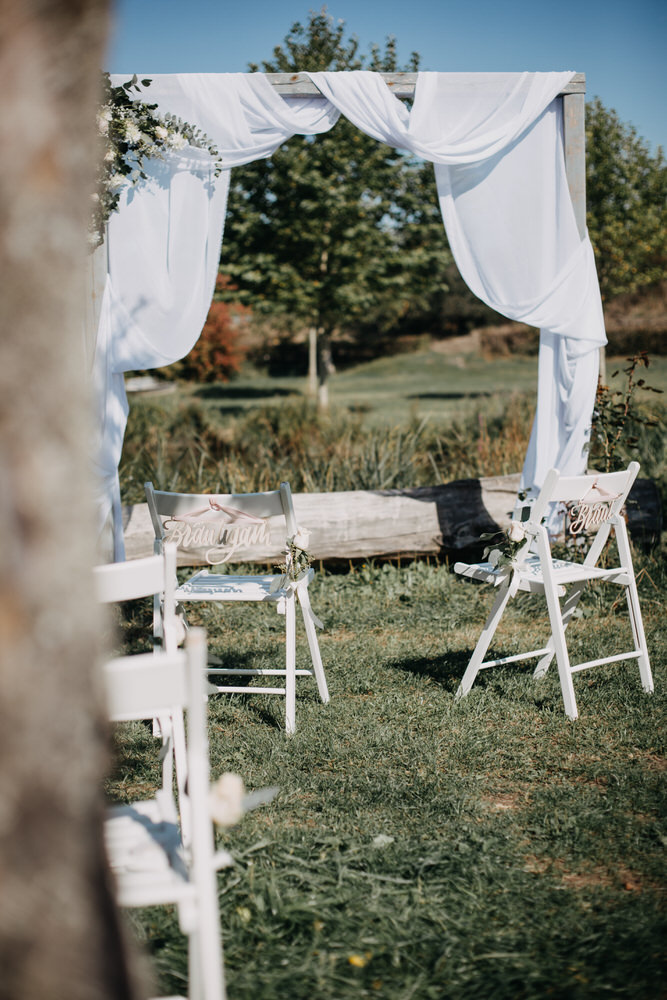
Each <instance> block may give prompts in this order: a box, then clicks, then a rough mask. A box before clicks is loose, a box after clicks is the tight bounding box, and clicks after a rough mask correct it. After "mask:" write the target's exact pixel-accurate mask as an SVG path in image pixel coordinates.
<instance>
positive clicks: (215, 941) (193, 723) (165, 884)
mask: <svg viewBox="0 0 667 1000" xmlns="http://www.w3.org/2000/svg"><path fill="white" fill-rule="evenodd" d="M205 666H206V637H205V633H204V631H203V630H202V629H192V630H191V631H190V633H189V635H188V637H187V639H186V647H185V650H175V651H171V652H168V653H167V652H164V653H159V654H157V655H153V654H152V653H145V654H139V655H136V656H127V657H121V658H118V659H115V660H111V661H110V662H109V663H107V664H105V667H104V677H105V683H106V689H107V699H108V712H109V718H110V719H111V720H112V721H124V720H128V719H130V718H136V719H141V718H145V717H147V716H150V715H152V714H157V715H162V714H164V713H165V712H166V711H167V710H169V711H173V710H175V709H179V710H180V711H185V710H187V715H188V743H187V757H188V789H187V795H186V796H184V798H183V800H182V801H181V802H180V807H181V815H182V814H183V812H184V811H185V810H187V811H188V819H189V822H188V827H189V829H190V832H191V835H190V840H189V843H188V844H187V845H184V843H183V840H182V837H181V830H180V825H179V822H178V816H177V813H176V806H175V803H174V800H173V797H172V796H171V794H170V791H169V790H167V789H165V788H162V789H161V790H160V791H158V793H157V795H156V796H155V797H154V798H152V799H148V800H146V801H142V802H133V803H130V804H128V805H119V806H111V807H110V808H109V809H108V814H107V819H106V821H105V845H106V851H107V856H108V858H109V864H110V868H111V871H112V873H113V876H114V882H115V887H116V898H117V900H118V902H119V904H120V905H121V906H127V907H137V906H158V905H166V904H170V905H171V904H173V905H175V906H176V907H177V909H178V918H179V925H180V928H181V930H182V931H183V933H184V934H186V935H188V939H189V946H188V952H189V979H190V983H189V993H188V996H189V997H190V1000H223V998H224V996H225V985H224V971H223V963H222V942H221V936H220V914H219V909H218V892H217V879H216V870H217V869H219V868H221V867H224V866H225V865H230V864H232V859H231V857H230V855H229V854H227V853H226V852H224V851H219V852H218V853H217V854H216V853H215V851H214V842H213V825H212V821H211V816H210V810H209V766H208V741H207V737H206V720H205V712H206V694H205V680H204V669H205Z"/></svg>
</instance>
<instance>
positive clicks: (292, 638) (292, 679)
mask: <svg viewBox="0 0 667 1000" xmlns="http://www.w3.org/2000/svg"><path fill="white" fill-rule="evenodd" d="M285 646H286V649H285V658H286V671H285V731H286V732H287V734H288V735H291V734H292V733H294V731H295V729H296V613H295V600H294V594H290V595H289V596H288V597H287V598H286V607H285Z"/></svg>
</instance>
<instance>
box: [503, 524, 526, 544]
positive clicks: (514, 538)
mask: <svg viewBox="0 0 667 1000" xmlns="http://www.w3.org/2000/svg"><path fill="white" fill-rule="evenodd" d="M507 534H508V538H509V540H510V541H511V542H520V541H522V540H523V539H524V538H525V537H526V531H525V528H524V527H523V526H522V525H521V524H520V523H519V522H518V521H511V522H510V530H509V531H508V533H507Z"/></svg>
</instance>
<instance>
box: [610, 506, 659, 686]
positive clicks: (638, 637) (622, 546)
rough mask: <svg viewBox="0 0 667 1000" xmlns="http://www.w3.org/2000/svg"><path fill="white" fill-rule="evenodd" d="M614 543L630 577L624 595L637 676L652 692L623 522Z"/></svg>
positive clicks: (646, 648)
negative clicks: (633, 644) (636, 654)
mask: <svg viewBox="0 0 667 1000" xmlns="http://www.w3.org/2000/svg"><path fill="white" fill-rule="evenodd" d="M616 543H617V545H618V553H619V555H620V557H621V565H622V566H623V567H624V569H625V570H626V572H627V573H628V576H629V578H630V582H629V583H628V585H627V586H626V588H625V596H626V599H627V602H628V614H629V616H630V625H631V627H632V635H633V638H634V641H635V650H637V652H639V653H640V654H641V655H640V656H639V657H638V658H637V662H638V664H639V676H640V677H641V682H642V687H643V688H644V691H646V692H648V693H649V694H652V692H653V676H652V674H651V664H650V661H649V657H648V647H647V645H646V634H645V633H644V621H643V619H642V612H641V608H640V606H639V593H638V592H637V581H636V580H635V573H634V569H633V566H632V553H631V551H630V542H629V540H628V533H627V530H626V527H625V524H623V523H621V524H620V525H618V526H617V528H616Z"/></svg>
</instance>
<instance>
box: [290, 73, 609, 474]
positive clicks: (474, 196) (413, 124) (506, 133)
mask: <svg viewBox="0 0 667 1000" xmlns="http://www.w3.org/2000/svg"><path fill="white" fill-rule="evenodd" d="M309 75H310V77H311V78H312V80H313V82H314V83H316V84H317V86H318V87H319V89H320V90H321V91H322V92H323V93H324V94H325V95H326V96H327V97H328V98H329V100H331V101H332V102H333V103H334V104H335V105H336V107H337V108H339V109H340V110H341V111H342V113H343V114H344V115H345V117H346V118H349V119H350V121H352V122H354V124H355V125H357V126H358V127H359V128H361V129H363V131H364V132H367V133H368V134H369V135H372V136H374V137H375V138H376V139H378V140H380V141H382V142H386V143H388V144H389V145H391V146H397V147H399V148H401V149H406V150H409V151H410V152H411V153H414V154H416V155H417V156H420V157H422V158H424V159H427V160H431V161H432V162H433V163H434V164H435V176H436V183H437V188H438V196H439V199H440V207H441V210H442V216H443V220H444V223H445V229H446V231H447V238H448V240H449V244H450V247H451V249H452V253H453V254H454V259H455V261H456V264H457V267H458V269H459V271H460V273H461V275H462V277H463V279H464V281H465V282H466V284H467V285H468V287H469V288H470V289H471V290H472V291H473V292H474V293H475V295H477V296H478V298H480V299H482V301H484V302H486V303H487V305H489V306H491V307H492V308H494V309H496V310H497V311H498V312H500V313H502V314H503V315H504V316H507V317H508V318H509V319H513V320H519V321H521V322H524V323H528V324H529V325H531V326H536V327H539V328H540V331H541V333H540V358H539V364H538V402H537V409H536V416H535V421H534V423H533V430H532V434H531V439H530V444H529V447H528V451H527V455H526V460H525V463H524V468H523V473H522V486H523V487H524V488H525V487H533V488H535V489H537V490H539V487H540V486H541V485H542V481H543V479H544V476H545V474H546V473H547V472H548V470H549V469H550V468H551V467H556V468H559V469H560V470H561V472H563V473H566V474H572V475H575V474H579V473H581V472H583V471H584V469H585V467H586V446H587V443H588V435H589V431H590V421H591V413H592V410H593V403H594V399H595V388H596V384H597V370H598V356H599V355H598V349H599V347H600V346H602V345H603V344H605V343H606V336H605V332H604V319H603V314H602V303H601V299H600V291H599V286H598V281H597V274H596V270H595V259H594V256H593V248H592V246H591V243H590V240H589V239H588V236H586V237H585V238H584V239H583V240H582V239H581V237H580V236H579V232H578V229H577V224H576V219H575V216H574V209H573V207H572V200H571V198H570V194H569V189H568V186H567V177H566V173H565V156H564V152H563V142H562V120H561V114H562V109H561V104H560V102H559V101H556V100H555V98H556V96H557V95H558V94H559V93H560V92H561V90H562V89H563V87H564V86H565V85H566V84H567V83H568V82H569V80H570V79H571V78H572V76H573V75H574V74H573V73H572V72H565V73H452V74H449V73H420V74H419V76H418V79H417V87H416V91H415V100H414V105H413V108H412V111H409V110H408V109H407V108H406V106H405V105H404V104H403V103H402V102H401V101H399V100H398V98H396V97H395V96H394V95H393V94H392V93H391V92H390V90H389V88H388V87H387V86H386V84H384V81H383V80H382V79H381V77H379V76H378V75H377V74H375V73H367V72H364V71H360V72H356V73H311V74H309Z"/></svg>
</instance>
